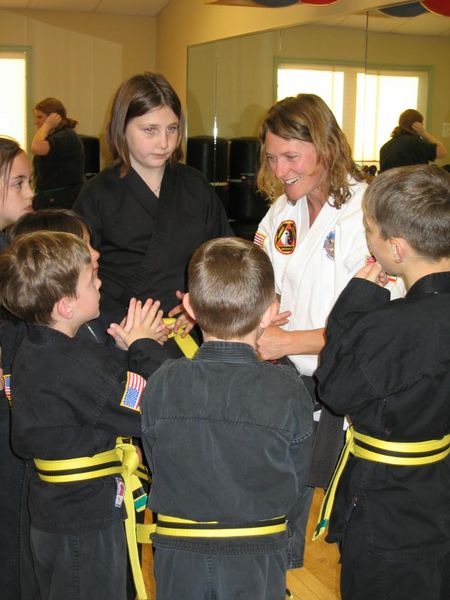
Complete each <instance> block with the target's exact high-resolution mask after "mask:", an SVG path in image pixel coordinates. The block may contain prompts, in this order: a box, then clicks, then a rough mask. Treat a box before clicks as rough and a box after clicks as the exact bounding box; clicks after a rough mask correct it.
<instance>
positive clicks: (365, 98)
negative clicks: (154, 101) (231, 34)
mask: <svg viewBox="0 0 450 600" xmlns="http://www.w3.org/2000/svg"><path fill="white" fill-rule="evenodd" d="M448 56H450V19H449V18H446V17H440V16H437V15H433V14H431V13H425V14H422V15H420V16H416V17H413V18H395V17H391V16H388V15H386V14H384V13H382V12H380V11H370V12H369V13H368V14H366V13H360V14H350V15H347V16H345V17H339V18H334V19H328V20H326V21H321V22H320V23H317V24H313V25H303V26H298V27H293V28H289V29H284V30H280V31H272V32H264V33H258V34H254V35H247V36H242V37H239V38H233V39H227V40H220V41H217V42H213V43H208V44H202V45H198V46H194V47H191V48H190V49H189V52H188V136H189V138H191V137H194V136H195V137H196V136H211V137H212V138H213V139H215V140H217V138H223V139H225V140H230V139H231V140H232V139H234V138H238V137H255V136H257V135H258V130H259V124H260V121H261V118H262V117H263V115H264V113H265V112H266V110H267V109H268V108H269V107H270V106H271V105H272V104H273V102H275V101H276V100H278V99H280V98H282V97H284V96H286V95H293V94H296V93H299V92H313V93H317V94H319V95H321V96H322V97H323V98H324V99H325V101H326V102H327V103H328V104H329V105H330V107H331V108H332V110H333V112H334V113H335V115H336V117H337V119H338V121H339V123H340V124H341V126H342V128H343V130H344V132H345V134H346V136H347V138H348V140H349V142H350V145H351V146H352V150H353V154H354V157H355V159H356V160H357V161H358V162H359V163H360V164H376V165H377V166H378V159H379V148H380V146H381V145H382V144H383V143H384V142H386V141H387V140H388V139H389V136H390V133H391V131H392V130H393V129H394V127H395V126H396V125H397V120H398V116H399V115H400V113H401V112H402V111H403V110H405V109H406V108H416V109H417V110H418V111H419V112H421V113H422V114H423V115H424V125H425V127H426V128H427V129H428V130H429V131H431V132H433V134H434V135H435V136H436V137H438V138H444V137H445V136H447V135H450V132H449V131H448V129H449V128H450V125H448V123H449V122H450V108H449V102H448V99H449V96H450V70H449V68H448ZM443 141H444V143H445V139H443ZM447 145H448V144H447Z"/></svg>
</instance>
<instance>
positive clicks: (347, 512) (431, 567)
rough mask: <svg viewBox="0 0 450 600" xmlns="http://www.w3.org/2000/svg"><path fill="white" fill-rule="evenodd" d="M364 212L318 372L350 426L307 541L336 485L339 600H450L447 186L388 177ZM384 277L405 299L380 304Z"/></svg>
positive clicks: (430, 171)
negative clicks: (356, 256) (394, 279)
mask: <svg viewBox="0 0 450 600" xmlns="http://www.w3.org/2000/svg"><path fill="white" fill-rule="evenodd" d="M363 210H364V222H365V228H366V235H367V241H368V245H369V248H370V249H371V251H372V253H373V255H374V256H375V258H376V260H377V262H376V263H374V264H372V265H368V266H367V267H365V268H364V269H362V270H361V271H360V272H359V273H358V274H357V276H356V277H355V278H354V279H353V280H352V281H351V282H350V283H349V284H348V286H347V287H346V289H345V290H344V291H343V292H342V295H341V296H340V298H339V299H338V301H337V303H336V305H335V307H334V309H333V311H332V312H331V315H330V318H329V322H328V327H327V337H328V343H327V345H326V347H325V349H324V350H323V352H322V355H321V364H320V368H319V369H318V371H317V372H316V375H317V378H318V380H319V392H320V396H321V398H322V400H323V402H324V403H325V404H327V405H328V406H329V407H330V408H331V409H332V410H333V411H334V412H336V413H338V414H347V415H348V416H349V419H350V421H351V423H352V426H351V427H350V429H349V431H348V446H347V450H348V451H349V453H350V456H349V457H348V461H347V463H346V464H345V455H343V456H342V457H341V466H342V467H344V465H345V468H344V470H343V473H342V476H341V478H340V480H339V478H338V475H337V474H335V479H334V481H333V483H332V485H331V486H330V488H329V492H330V495H329V498H326V499H325V503H324V506H323V507H322V515H321V519H322V522H320V523H319V525H318V528H317V530H316V533H317V534H320V532H321V531H322V530H323V529H324V528H325V527H326V525H327V522H328V518H329V513H330V505H329V503H327V500H330V499H332V497H333V494H334V491H335V488H336V483H337V481H338V487H337V492H336V499H335V503H334V508H333V510H332V512H331V518H330V519H329V525H330V527H329V533H328V537H327V541H328V542H338V543H339V544H340V547H341V559H342V571H341V592H342V599H343V600H425V599H426V600H448V598H450V457H449V452H450V399H449V398H450V175H449V174H448V173H446V172H445V171H444V170H443V169H440V168H439V167H437V166H435V165H431V166H425V165H420V166H414V167H402V168H398V169H392V170H389V171H386V172H385V173H382V174H381V175H379V176H378V177H377V178H376V179H375V180H374V181H373V182H372V183H371V184H370V186H369V188H368V190H367V191H366V193H365V197H364V200H363ZM386 272H387V273H393V274H395V275H399V276H401V277H402V278H403V279H404V281H405V284H406V288H407V290H408V292H407V295H406V297H405V298H404V299H401V300H394V301H392V302H389V293H388V292H387V291H386V290H385V289H383V287H382V285H383V284H384V282H385V281H386V275H385V273H386ZM333 484H334V485H333ZM327 504H328V506H327Z"/></svg>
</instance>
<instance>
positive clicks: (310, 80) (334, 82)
mask: <svg viewBox="0 0 450 600" xmlns="http://www.w3.org/2000/svg"><path fill="white" fill-rule="evenodd" d="M301 92H308V93H310V94H317V95H318V96H320V97H321V98H323V100H324V101H325V102H326V103H327V104H328V106H329V107H330V108H331V110H332V111H333V113H334V116H335V117H336V120H337V122H338V123H339V125H340V126H341V127H342V116H343V102H344V72H343V71H342V70H339V71H338V70H330V69H329V68H328V69H327V70H326V69H320V68H317V67H311V68H310V69H298V68H295V67H292V68H291V67H280V68H279V69H278V85H277V100H281V99H282V98H286V97H287V96H296V95H297V94H300V93H301Z"/></svg>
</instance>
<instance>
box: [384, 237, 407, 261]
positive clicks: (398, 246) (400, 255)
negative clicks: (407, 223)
mask: <svg viewBox="0 0 450 600" xmlns="http://www.w3.org/2000/svg"><path fill="white" fill-rule="evenodd" d="M389 243H390V244H391V251H392V255H393V257H394V261H395V262H396V263H397V264H400V263H402V262H404V260H405V257H406V256H407V255H408V254H409V251H410V250H411V246H410V245H409V244H408V242H407V241H406V240H405V239H403V238H400V237H397V238H391V239H390V240H389Z"/></svg>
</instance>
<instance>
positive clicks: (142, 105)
mask: <svg viewBox="0 0 450 600" xmlns="http://www.w3.org/2000/svg"><path fill="white" fill-rule="evenodd" d="M163 106H167V107H168V108H170V109H171V110H172V111H173V112H174V114H175V115H176V117H177V119H178V144H177V147H176V148H175V150H174V152H173V154H172V156H171V157H170V162H171V164H175V163H177V162H179V161H180V160H181V159H182V158H183V150H182V148H181V142H182V139H183V133H184V116H183V110H182V108H181V102H180V99H179V98H178V96H177V94H176V92H175V90H174V89H173V87H172V86H171V85H170V83H169V82H168V81H167V79H166V78H165V77H164V76H163V75H159V74H157V73H150V72H145V73H142V74H140V75H134V76H133V77H130V79H127V81H125V82H124V83H122V85H121V86H120V87H119V89H118V90H117V92H116V95H115V97H114V101H113V105H112V108H111V115H110V118H109V122H108V125H107V130H106V141H107V143H108V146H109V149H110V152H111V154H112V157H113V159H114V160H115V161H116V162H118V163H121V165H122V168H121V176H124V175H126V173H127V172H128V171H129V169H130V167H131V163H130V153H129V150H128V144H127V140H126V136H125V131H126V128H127V125H128V122H129V121H130V120H131V119H134V118H135V117H140V116H142V115H145V114H146V113H148V112H150V111H151V110H154V109H155V108H161V107H163Z"/></svg>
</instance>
